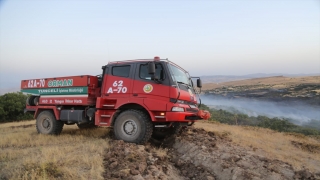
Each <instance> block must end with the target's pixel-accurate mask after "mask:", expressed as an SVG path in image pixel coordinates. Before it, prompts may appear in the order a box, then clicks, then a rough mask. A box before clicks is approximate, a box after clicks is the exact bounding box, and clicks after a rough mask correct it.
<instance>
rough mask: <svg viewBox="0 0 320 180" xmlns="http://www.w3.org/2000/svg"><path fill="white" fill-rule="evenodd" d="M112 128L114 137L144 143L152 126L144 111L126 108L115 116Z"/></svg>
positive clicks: (149, 134)
mask: <svg viewBox="0 0 320 180" xmlns="http://www.w3.org/2000/svg"><path fill="white" fill-rule="evenodd" d="M113 129H114V135H115V138H116V139H119V140H123V141H125V142H131V143H137V144H144V143H146V142H147V141H149V139H150V137H151V134H152V130H153V127H152V123H151V120H150V118H149V116H148V115H147V114H145V113H144V112H142V111H138V110H126V111H124V112H122V113H121V114H120V115H119V116H118V117H117V119H116V121H115V123H114V128H113Z"/></svg>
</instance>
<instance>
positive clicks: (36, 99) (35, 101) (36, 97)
mask: <svg viewBox="0 0 320 180" xmlns="http://www.w3.org/2000/svg"><path fill="white" fill-rule="evenodd" d="M39 99H40V97H39V96H34V98H33V105H34V106H37V105H38V103H39Z"/></svg>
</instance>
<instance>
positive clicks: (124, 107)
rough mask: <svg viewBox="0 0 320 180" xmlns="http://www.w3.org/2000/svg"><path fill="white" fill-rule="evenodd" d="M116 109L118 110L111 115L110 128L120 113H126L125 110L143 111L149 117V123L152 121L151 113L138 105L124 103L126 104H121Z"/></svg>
mask: <svg viewBox="0 0 320 180" xmlns="http://www.w3.org/2000/svg"><path fill="white" fill-rule="evenodd" d="M116 109H118V110H117V111H116V112H115V113H114V115H113V117H112V121H111V125H112V126H113V125H114V122H115V120H116V118H117V116H118V115H119V114H120V113H121V112H123V111H126V110H129V109H136V110H140V111H143V112H144V113H145V114H146V115H148V116H149V118H150V119H151V121H153V119H152V117H153V116H152V115H151V112H150V111H148V110H147V108H146V107H145V106H144V105H141V104H138V103H126V104H122V105H120V106H119V107H118V108H116Z"/></svg>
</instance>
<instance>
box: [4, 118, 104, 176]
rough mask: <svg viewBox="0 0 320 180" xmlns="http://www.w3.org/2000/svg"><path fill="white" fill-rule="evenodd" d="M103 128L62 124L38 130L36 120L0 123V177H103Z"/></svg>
mask: <svg viewBox="0 0 320 180" xmlns="http://www.w3.org/2000/svg"><path fill="white" fill-rule="evenodd" d="M107 134H108V130H107V129H105V128H97V129H93V130H79V129H78V128H77V126H75V125H73V126H64V129H63V131H62V134H61V135H59V136H49V135H40V134H37V132H36V128H35V121H26V122H15V123H5V124H0V136H1V138H0V179H103V176H102V175H103V172H104V166H103V158H104V151H105V149H106V148H108V144H109V143H108V141H107V140H106V139H105V138H104V137H106V136H107Z"/></svg>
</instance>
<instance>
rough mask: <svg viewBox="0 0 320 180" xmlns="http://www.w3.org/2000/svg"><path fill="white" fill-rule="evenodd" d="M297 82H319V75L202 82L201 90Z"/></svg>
mask: <svg viewBox="0 0 320 180" xmlns="http://www.w3.org/2000/svg"><path fill="white" fill-rule="evenodd" d="M299 84H320V76H303V77H286V76H273V77H263V78H252V79H245V80H236V81H228V82H221V83H206V84H203V88H202V89H203V90H212V89H216V88H221V87H224V86H225V87H226V86H228V87H230V86H253V85H260V86H262V85H270V86H271V87H273V88H288V87H290V86H296V85H299Z"/></svg>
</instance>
